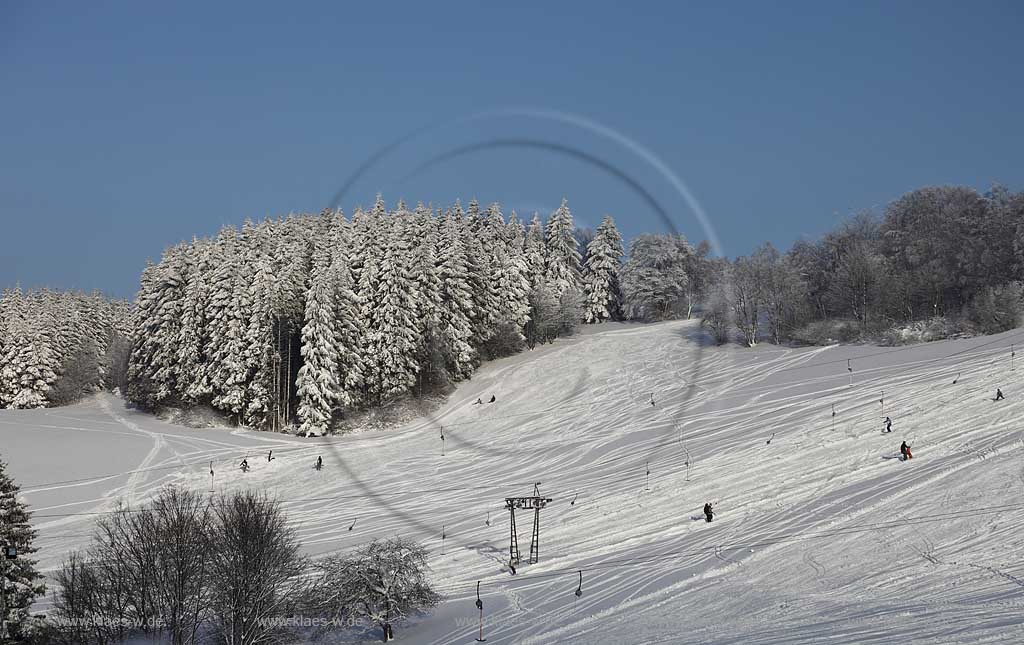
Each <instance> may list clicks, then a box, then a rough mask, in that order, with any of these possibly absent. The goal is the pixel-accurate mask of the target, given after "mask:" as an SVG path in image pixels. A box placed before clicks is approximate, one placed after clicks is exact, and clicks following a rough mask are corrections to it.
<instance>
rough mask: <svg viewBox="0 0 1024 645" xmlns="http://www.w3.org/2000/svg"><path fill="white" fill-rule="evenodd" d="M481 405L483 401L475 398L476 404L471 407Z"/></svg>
mask: <svg viewBox="0 0 1024 645" xmlns="http://www.w3.org/2000/svg"><path fill="white" fill-rule="evenodd" d="M483 404H484V400H483V399H481V398H477V400H476V403H474V404H473V405H483Z"/></svg>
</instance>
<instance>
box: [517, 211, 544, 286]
mask: <svg viewBox="0 0 1024 645" xmlns="http://www.w3.org/2000/svg"><path fill="white" fill-rule="evenodd" d="M523 253H524V255H525V256H526V269H527V277H528V278H529V279H530V287H531V288H533V287H536V286H537V285H538V284H540V283H541V282H544V266H545V262H546V260H545V258H546V257H547V243H546V242H545V241H544V225H543V224H542V223H541V221H540V214H539V213H534V214H533V220H532V221H531V222H530V228H529V229H528V230H527V231H526V239H525V241H524V243H523Z"/></svg>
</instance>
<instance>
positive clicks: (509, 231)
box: [494, 211, 529, 335]
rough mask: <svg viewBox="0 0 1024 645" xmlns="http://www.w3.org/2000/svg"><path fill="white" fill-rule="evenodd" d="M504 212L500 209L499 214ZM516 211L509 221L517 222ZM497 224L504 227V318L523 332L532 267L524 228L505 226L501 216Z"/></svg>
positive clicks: (501, 280)
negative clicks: (526, 251)
mask: <svg viewBox="0 0 1024 645" xmlns="http://www.w3.org/2000/svg"><path fill="white" fill-rule="evenodd" d="M500 214H501V211H499V216H500ZM517 221H518V220H516V219H515V211H513V212H512V215H511V216H510V222H517ZM494 225H495V226H496V227H499V230H501V229H504V231H503V232H504V234H503V235H502V241H503V243H504V246H503V253H502V256H501V271H500V273H499V277H498V292H499V294H500V295H501V297H502V317H503V318H504V319H506V320H508V321H509V322H511V324H512V325H513V326H515V329H516V331H517V332H518V333H519V334H520V335H521V333H522V329H523V327H525V325H526V321H527V320H528V319H529V268H528V265H527V259H526V255H525V252H524V251H523V242H524V240H523V236H522V229H521V227H517V226H515V225H512V226H502V224H501V222H500V219H499V220H497V221H495V223H494Z"/></svg>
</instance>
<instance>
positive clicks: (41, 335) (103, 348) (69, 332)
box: [0, 287, 131, 409]
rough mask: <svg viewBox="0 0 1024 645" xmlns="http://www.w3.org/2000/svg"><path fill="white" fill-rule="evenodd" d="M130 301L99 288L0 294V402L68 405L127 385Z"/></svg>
mask: <svg viewBox="0 0 1024 645" xmlns="http://www.w3.org/2000/svg"><path fill="white" fill-rule="evenodd" d="M130 333H131V328H130V321H129V304H128V302H126V301H123V300H112V299H108V298H106V297H104V296H102V295H100V294H98V293H92V294H84V293H78V292H71V291H51V290H48V289H40V290H34V291H28V292H27V293H23V292H22V290H21V289H20V288H18V287H15V288H13V289H7V290H4V292H3V294H2V296H0V408H8V409H15V408H39V407H45V406H47V405H65V404H68V403H72V402H74V401H76V400H78V399H79V398H81V397H82V396H84V395H86V394H88V393H90V392H95V391H98V390H100V389H102V388H107V389H114V388H118V387H120V388H122V389H123V387H124V385H125V380H124V379H125V375H126V373H127V364H128V337H129V335H130Z"/></svg>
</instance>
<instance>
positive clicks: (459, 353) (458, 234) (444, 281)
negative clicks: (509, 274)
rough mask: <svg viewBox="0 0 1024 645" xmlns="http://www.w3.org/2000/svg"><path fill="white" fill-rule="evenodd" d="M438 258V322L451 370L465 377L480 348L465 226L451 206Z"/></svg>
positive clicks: (444, 221)
mask: <svg viewBox="0 0 1024 645" xmlns="http://www.w3.org/2000/svg"><path fill="white" fill-rule="evenodd" d="M437 262H438V265H437V276H438V279H439V281H440V298H439V299H438V301H437V302H438V325H439V328H440V331H441V334H442V338H443V340H444V355H445V357H446V361H447V369H448V373H449V374H451V376H452V378H454V379H456V380H461V379H464V378H467V377H468V376H469V375H470V374H471V373H472V371H473V366H474V364H475V362H476V350H475V349H474V348H473V346H472V338H473V330H472V322H471V321H472V318H473V293H472V290H471V286H470V283H469V278H468V273H469V272H468V268H467V266H466V249H465V247H464V246H463V240H462V229H461V226H460V225H459V222H458V220H457V218H456V216H455V214H453V213H452V212H451V211H450V210H446V211H445V213H444V216H443V217H442V218H441V222H440V235H439V236H438V246H437Z"/></svg>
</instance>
